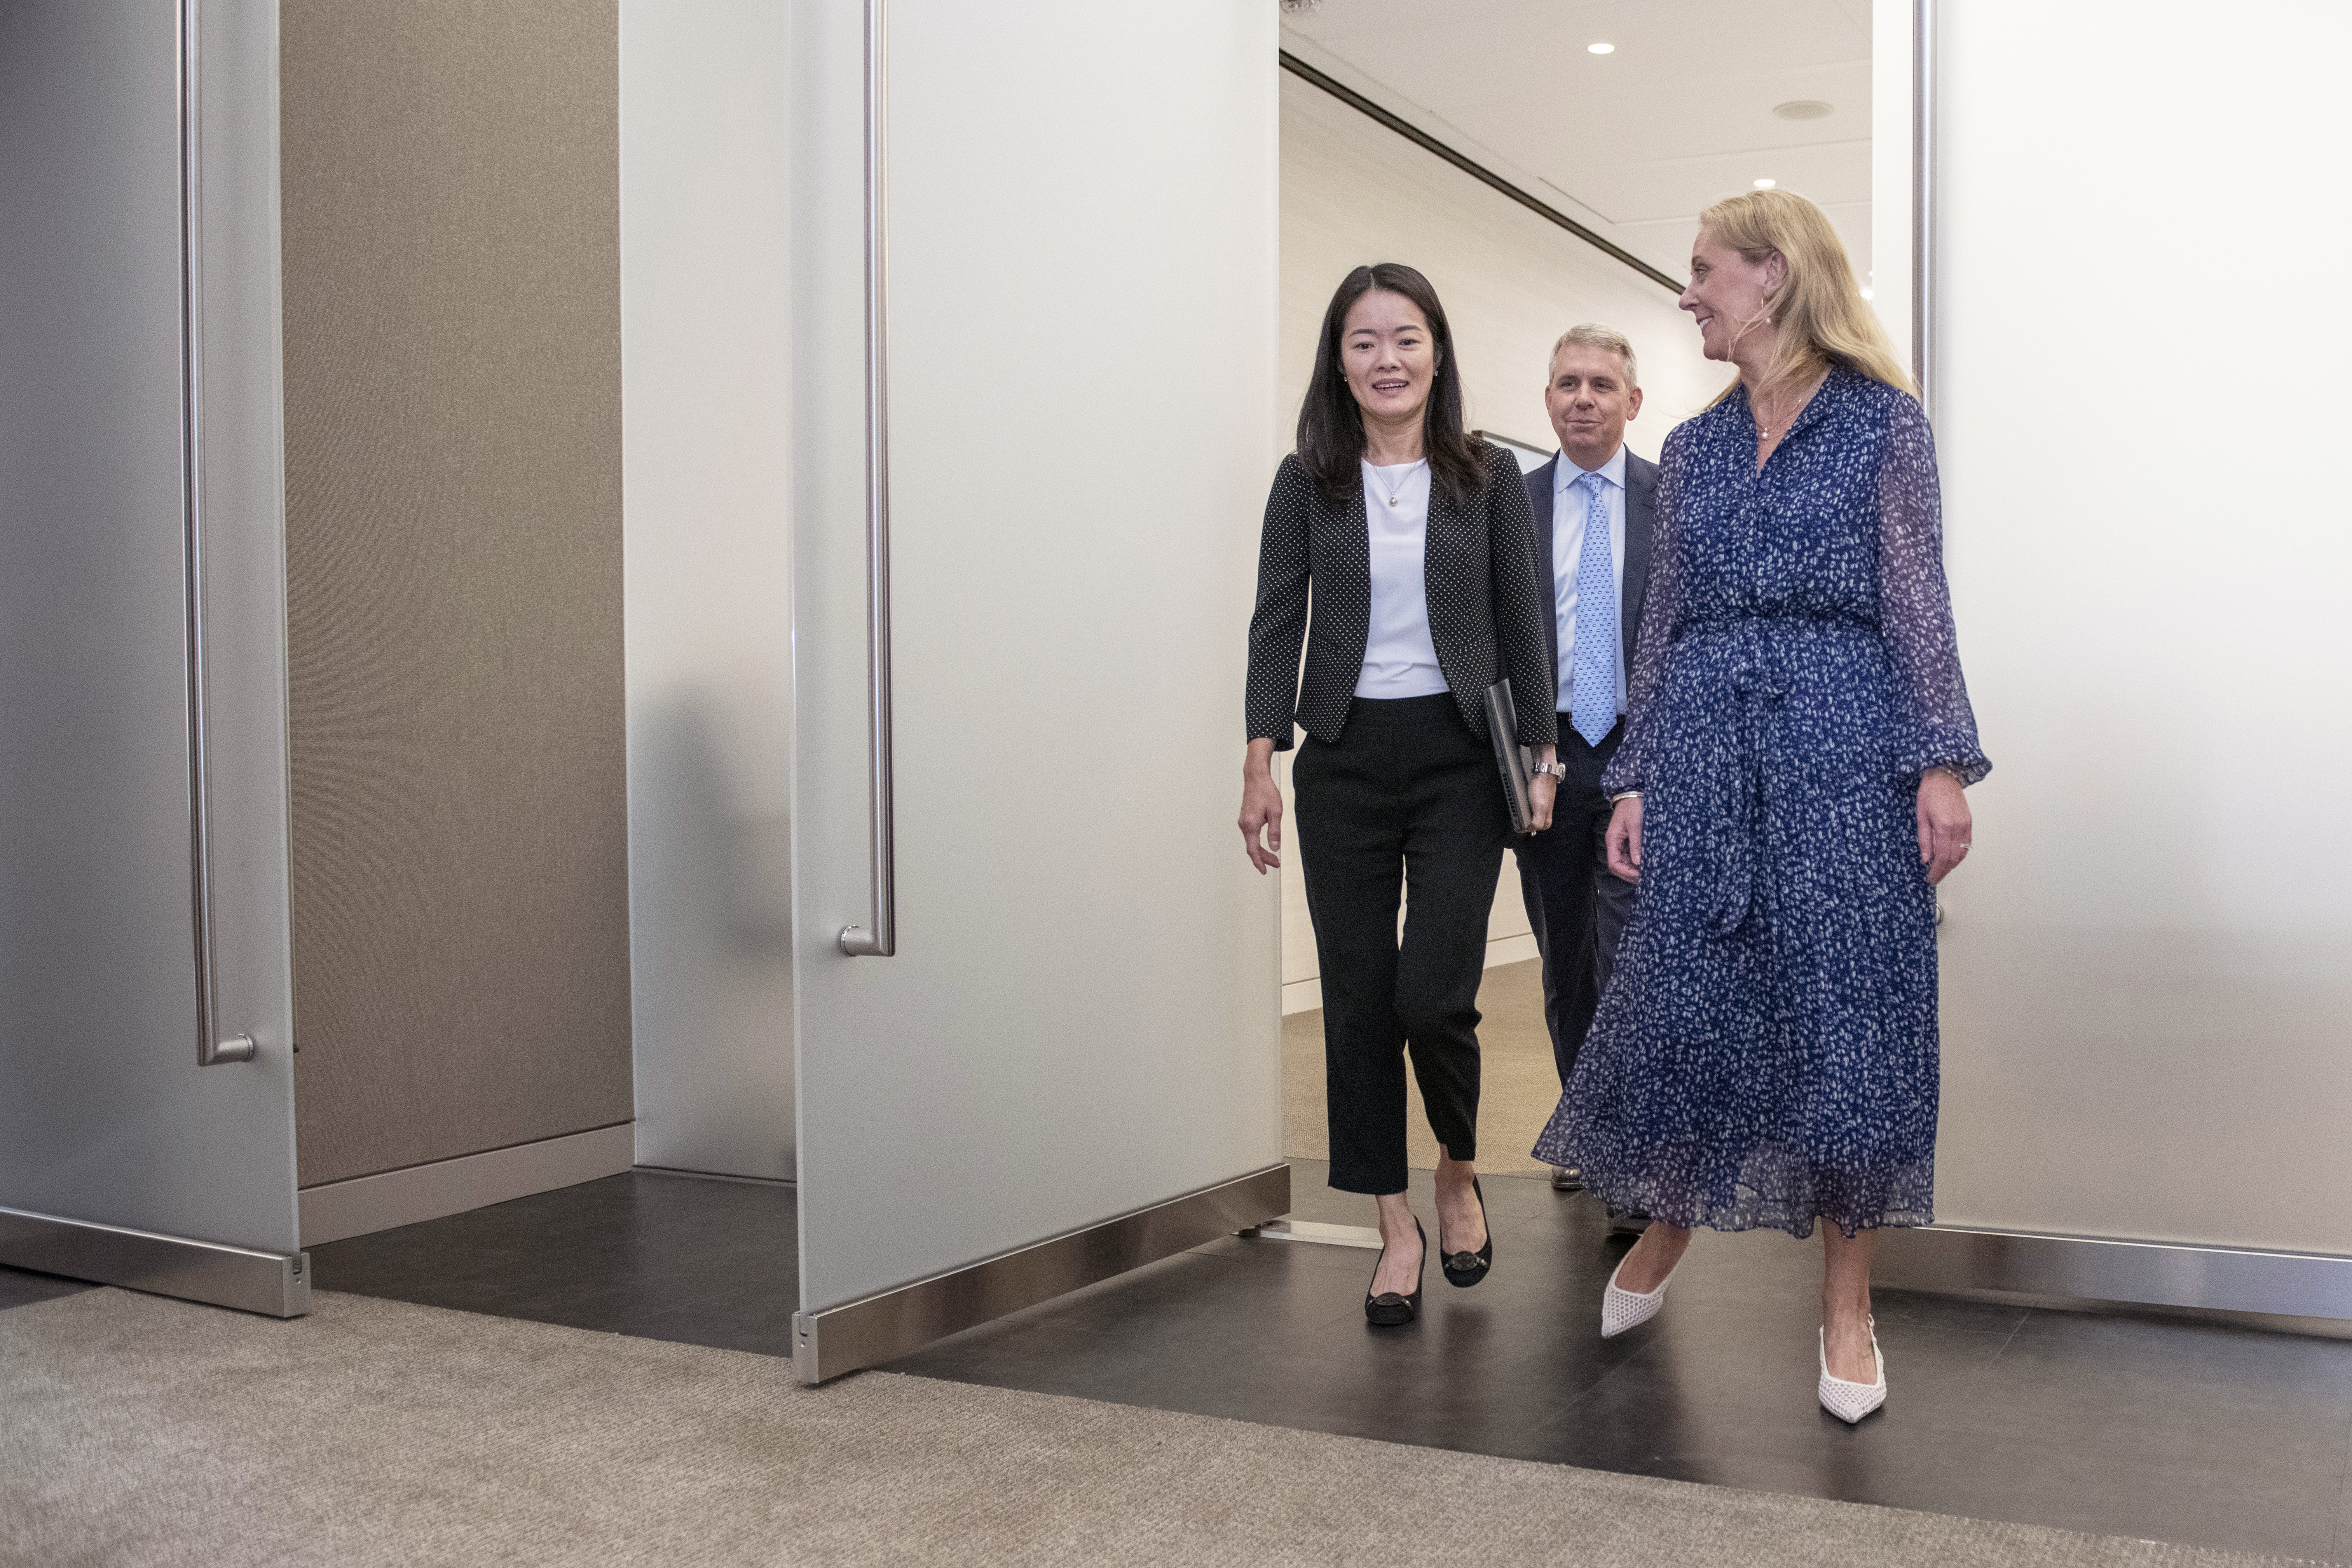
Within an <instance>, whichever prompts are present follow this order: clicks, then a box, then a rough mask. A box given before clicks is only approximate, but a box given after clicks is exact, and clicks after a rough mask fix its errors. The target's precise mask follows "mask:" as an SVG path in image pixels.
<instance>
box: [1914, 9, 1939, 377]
mask: <svg viewBox="0 0 2352 1568" xmlns="http://www.w3.org/2000/svg"><path fill="white" fill-rule="evenodd" d="M1935 322H1936V0H1911V374H1912V375H1913V376H1914V377H1915V378H1916V380H1917V381H1918V383H1919V406H1920V408H1921V409H1923V410H1925V411H1926V412H1927V413H1928V414H1929V415H1931V416H1932V415H1933V414H1934V412H1935V410H1934V408H1933V407H1932V406H1931V405H1930V404H1929V401H1928V399H1929V397H1930V396H1931V395H1932V393H1933V390H1934V384H1935V376H1936V324H1935Z"/></svg>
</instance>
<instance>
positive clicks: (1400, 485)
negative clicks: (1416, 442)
mask: <svg viewBox="0 0 2352 1568" xmlns="http://www.w3.org/2000/svg"><path fill="white" fill-rule="evenodd" d="M1428 461H1429V459H1428V458H1422V459H1421V461H1420V462H1418V463H1412V464H1408V465H1407V466H1406V468H1405V470H1404V478H1402V479H1399V480H1398V481H1397V487H1396V489H1392V490H1391V489H1389V481H1388V478H1387V476H1385V475H1382V476H1381V489H1383V490H1386V491H1387V492H1388V498H1389V505H1390V506H1391V507H1395V506H1399V505H1402V501H1401V500H1399V499H1398V498H1400V497H1402V495H1403V494H1404V488H1405V486H1407V485H1409V484H1411V483H1412V471H1413V469H1415V468H1420V467H1422V466H1423V464H1425V463H1427V462H1428ZM1365 467H1367V468H1370V469H1371V470H1372V472H1373V473H1375V474H1379V473H1380V471H1381V470H1380V465H1378V464H1376V463H1368V464H1366V465H1365Z"/></svg>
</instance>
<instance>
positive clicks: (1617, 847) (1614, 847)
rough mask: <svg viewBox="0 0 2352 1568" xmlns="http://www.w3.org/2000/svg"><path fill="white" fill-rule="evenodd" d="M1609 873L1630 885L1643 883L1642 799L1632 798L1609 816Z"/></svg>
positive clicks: (1626, 800)
mask: <svg viewBox="0 0 2352 1568" xmlns="http://www.w3.org/2000/svg"><path fill="white" fill-rule="evenodd" d="M1609 869H1610V870H1612V871H1613V872H1615V873H1616V874H1617V875H1618V876H1620V877H1622V878H1623V879H1625V880H1626V881H1628V882H1637V881H1640V880H1641V879H1642V797H1641V796H1640V795H1627V796H1626V797H1625V798H1624V799H1623V800H1621V801H1619V802H1618V803H1617V809H1616V810H1614V811H1612V812H1611V813H1610V814H1609Z"/></svg>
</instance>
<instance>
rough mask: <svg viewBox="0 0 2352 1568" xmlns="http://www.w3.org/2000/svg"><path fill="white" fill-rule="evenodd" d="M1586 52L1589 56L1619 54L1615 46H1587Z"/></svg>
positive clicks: (1585, 47)
mask: <svg viewBox="0 0 2352 1568" xmlns="http://www.w3.org/2000/svg"><path fill="white" fill-rule="evenodd" d="M1584 52H1585V53H1586V54H1588V55H1613V54H1615V53H1616V52H1617V46H1616V45H1614V44H1587V45H1585V46H1584Z"/></svg>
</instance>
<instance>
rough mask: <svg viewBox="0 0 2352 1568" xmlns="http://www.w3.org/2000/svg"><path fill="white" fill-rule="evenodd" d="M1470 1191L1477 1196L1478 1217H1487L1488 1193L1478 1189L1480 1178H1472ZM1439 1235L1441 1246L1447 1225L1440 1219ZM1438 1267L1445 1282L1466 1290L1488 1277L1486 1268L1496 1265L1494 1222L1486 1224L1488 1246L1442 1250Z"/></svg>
mask: <svg viewBox="0 0 2352 1568" xmlns="http://www.w3.org/2000/svg"><path fill="white" fill-rule="evenodd" d="M1470 1191H1471V1194H1472V1195H1473V1196H1475V1197H1476V1198H1477V1200H1478V1217H1479V1218H1480V1219H1485V1218H1486V1194H1485V1193H1483V1192H1480V1191H1479V1190H1478V1178H1477V1177H1475V1176H1473V1177H1471V1178H1470ZM1437 1237H1438V1244H1439V1245H1440V1246H1441V1247H1442V1246H1444V1240H1445V1226H1444V1222H1443V1221H1440V1222H1439V1224H1438V1226H1437ZM1437 1267H1438V1269H1439V1270H1440V1271H1441V1272H1442V1273H1444V1276H1445V1282H1446V1283H1447V1284H1448V1285H1453V1286H1457V1287H1459V1288H1460V1289H1465V1290H1467V1289H1470V1287H1471V1286H1473V1285H1475V1284H1476V1283H1478V1281H1479V1280H1481V1279H1485V1278H1486V1270H1488V1269H1489V1268H1493V1267H1495V1227H1494V1226H1493V1224H1492V1223H1491V1222H1490V1223H1489V1224H1488V1225H1487V1226H1486V1246H1484V1247H1480V1248H1479V1249H1478V1250H1477V1251H1475V1252H1440V1253H1439V1254H1438V1255H1437Z"/></svg>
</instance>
